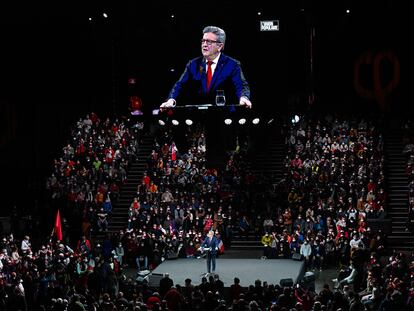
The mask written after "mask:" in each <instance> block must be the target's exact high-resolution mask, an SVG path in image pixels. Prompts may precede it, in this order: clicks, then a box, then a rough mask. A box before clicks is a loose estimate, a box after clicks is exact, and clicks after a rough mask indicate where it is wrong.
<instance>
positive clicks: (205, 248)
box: [201, 230, 219, 273]
mask: <svg viewBox="0 0 414 311" xmlns="http://www.w3.org/2000/svg"><path fill="white" fill-rule="evenodd" d="M218 248H219V242H218V240H217V238H216V236H215V235H214V231H213V230H210V231H209V232H208V235H207V237H206V238H205V240H204V241H203V243H202V244H201V251H202V252H206V257H207V272H208V273H210V272H211V271H213V273H214V271H215V270H216V256H217V251H218Z"/></svg>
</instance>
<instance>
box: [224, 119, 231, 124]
mask: <svg viewBox="0 0 414 311" xmlns="http://www.w3.org/2000/svg"><path fill="white" fill-rule="evenodd" d="M232 122H233V121H232V120H231V119H225V120H224V124H226V125H230V124H231V123H232Z"/></svg>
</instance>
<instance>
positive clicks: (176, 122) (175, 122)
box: [171, 119, 180, 125]
mask: <svg viewBox="0 0 414 311" xmlns="http://www.w3.org/2000/svg"><path fill="white" fill-rule="evenodd" d="M171 123H172V124H173V125H178V124H180V122H178V121H177V120H175V119H174V120H172V121H171Z"/></svg>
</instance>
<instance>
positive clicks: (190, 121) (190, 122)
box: [185, 119, 193, 126]
mask: <svg viewBox="0 0 414 311" xmlns="http://www.w3.org/2000/svg"><path fill="white" fill-rule="evenodd" d="M185 124H187V125H188V126H190V125H193V120H190V119H187V120H185Z"/></svg>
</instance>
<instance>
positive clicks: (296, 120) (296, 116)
mask: <svg viewBox="0 0 414 311" xmlns="http://www.w3.org/2000/svg"><path fill="white" fill-rule="evenodd" d="M299 120H300V118H299V116H298V115H297V114H296V115H295V116H294V117H293V118H292V124H295V123H298V122H299Z"/></svg>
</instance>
